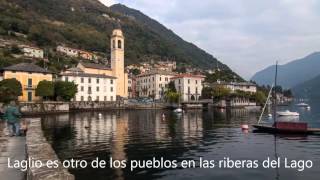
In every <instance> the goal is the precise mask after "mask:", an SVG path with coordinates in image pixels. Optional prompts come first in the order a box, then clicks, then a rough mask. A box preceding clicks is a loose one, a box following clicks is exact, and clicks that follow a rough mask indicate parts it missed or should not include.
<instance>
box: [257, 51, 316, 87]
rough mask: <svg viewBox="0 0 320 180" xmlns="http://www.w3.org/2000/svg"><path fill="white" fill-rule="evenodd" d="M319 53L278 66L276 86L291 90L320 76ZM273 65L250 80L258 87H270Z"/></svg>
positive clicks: (272, 80) (272, 79) (273, 71)
mask: <svg viewBox="0 0 320 180" xmlns="http://www.w3.org/2000/svg"><path fill="white" fill-rule="evenodd" d="M319 67H320V52H315V53H312V54H310V55H308V56H306V57H304V58H302V59H297V60H294V61H292V62H289V63H287V64H284V65H279V66H278V84H280V85H281V86H283V87H286V88H291V87H294V86H296V85H298V84H300V83H303V82H305V81H308V80H310V79H312V78H314V77H316V76H317V75H320V71H319ZM274 74H275V65H273V66H270V67H268V68H266V69H264V70H262V71H260V72H257V73H256V74H255V75H254V76H253V77H252V78H251V80H253V81H255V82H257V83H258V84H260V85H267V84H269V85H271V84H272V83H273V82H274Z"/></svg>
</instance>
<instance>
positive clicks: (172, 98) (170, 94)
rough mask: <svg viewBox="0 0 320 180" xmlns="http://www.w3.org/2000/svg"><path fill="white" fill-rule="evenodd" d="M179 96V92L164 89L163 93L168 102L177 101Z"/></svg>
mask: <svg viewBox="0 0 320 180" xmlns="http://www.w3.org/2000/svg"><path fill="white" fill-rule="evenodd" d="M180 96H181V95H180V93H177V92H172V91H166V93H165V99H166V101H167V102H169V103H178V102H179V98H180Z"/></svg>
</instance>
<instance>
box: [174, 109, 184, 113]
mask: <svg viewBox="0 0 320 180" xmlns="http://www.w3.org/2000/svg"><path fill="white" fill-rule="evenodd" d="M173 112H175V113H183V110H182V109H181V108H177V109H175V110H174V111H173Z"/></svg>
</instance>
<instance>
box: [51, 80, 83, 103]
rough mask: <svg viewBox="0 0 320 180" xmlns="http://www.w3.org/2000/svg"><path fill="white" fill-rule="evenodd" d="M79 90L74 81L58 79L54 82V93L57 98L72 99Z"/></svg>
mask: <svg viewBox="0 0 320 180" xmlns="http://www.w3.org/2000/svg"><path fill="white" fill-rule="evenodd" d="M77 92H78V88H77V85H76V84H75V83H74V82H65V81H57V82H55V83H54V94H55V97H56V99H62V100H64V101H70V100H71V99H72V98H73V97H74V96H75V95H76V93H77Z"/></svg>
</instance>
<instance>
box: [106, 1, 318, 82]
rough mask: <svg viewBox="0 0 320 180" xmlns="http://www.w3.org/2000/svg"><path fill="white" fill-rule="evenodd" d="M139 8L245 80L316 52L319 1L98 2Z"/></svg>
mask: <svg viewBox="0 0 320 180" xmlns="http://www.w3.org/2000/svg"><path fill="white" fill-rule="evenodd" d="M100 1H101V2H103V3H104V4H106V5H107V6H110V5H112V4H114V3H122V4H125V5H126V6H128V7H131V8H134V9H138V10H140V11H141V12H143V13H144V14H146V15H148V16H149V17H151V18H153V19H155V20H157V21H158V22H160V23H161V24H163V25H165V26H166V27H167V28H169V29H171V30H173V31H174V32H175V33H176V34H177V35H179V36H180V37H182V38H183V39H184V40H186V41H189V42H192V43H194V44H195V45H197V46H198V47H200V48H201V49H204V50H205V51H207V52H208V53H210V54H212V55H213V56H215V57H216V58H218V59H219V60H220V61H221V62H223V63H225V64H227V65H228V66H229V67H230V68H231V69H233V70H234V71H235V72H237V73H238V74H240V75H241V76H242V77H244V78H246V79H250V78H251V77H252V75H253V74H254V73H255V72H257V71H260V70H262V69H264V68H266V67H267V66H269V65H272V64H274V63H275V61H276V60H278V61H279V63H280V64H285V63H287V62H289V61H292V60H295V59H299V58H302V57H305V56H307V55H308V54H311V53H313V52H315V51H320V23H319V22H320V21H319V20H320V1H319V0H201V1H199V0H100Z"/></svg>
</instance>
